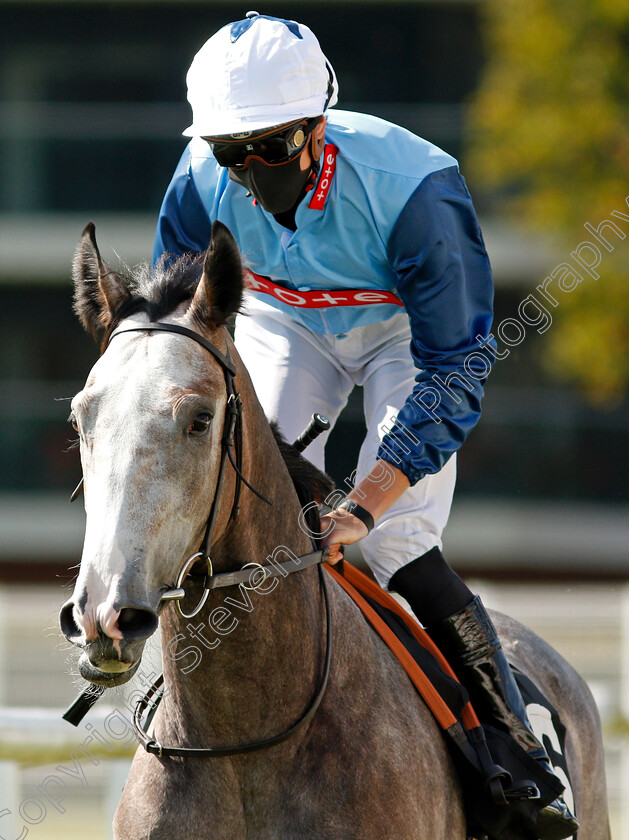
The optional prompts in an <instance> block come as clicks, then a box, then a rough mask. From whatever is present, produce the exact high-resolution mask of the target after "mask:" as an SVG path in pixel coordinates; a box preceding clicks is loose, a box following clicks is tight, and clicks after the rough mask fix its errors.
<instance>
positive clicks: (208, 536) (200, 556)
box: [107, 321, 271, 618]
mask: <svg viewBox="0 0 629 840" xmlns="http://www.w3.org/2000/svg"><path fill="white" fill-rule="evenodd" d="M128 332H169V333H175V334H176V335H183V336H186V338H191V339H192V340H193V341H196V343H197V344H200V345H201V346H202V347H204V348H205V349H206V350H207V351H208V352H209V353H211V354H212V356H214V358H215V359H216V361H217V362H218V363H219V365H220V366H221V369H222V371H223V375H224V377H225V389H226V391H227V403H226V405H225V420H224V424H223V439H222V442H221V460H220V464H219V468H218V477H217V479H216V488H215V490H214V498H213V500H212V507H211V508H210V513H209V516H208V519H207V524H206V526H205V535H204V537H203V541H202V543H201V546H200V548H199V550H198V551H197V552H195V553H194V554H193V555H192V556H191V557H189V558H188V559H187V560H186V562H185V563H184V564H183V566H182V568H181V571H180V572H179V576H178V578H177V583H176V586H175V588H174V589H169V590H168V591H166V592H164V594H163V595H162V601H175V605H176V608H177V611H178V612H179V614H180V615H181V617H182V618H193V617H194V616H195V615H197V613H199V612H200V611H201V610H202V609H203V606H204V604H205V602H206V600H207V596H208V594H209V592H210V589H209V588H207V587H206V588H204V592H203V595H202V597H201V600H200V601H199V603H198V604H197V606H196V607H195V608H194V610H193V611H192V612H191V613H185V612H184V611H183V610H182V608H181V604H180V603H179V602H180V601H181V599H182V598H183V597H184V596H185V594H186V593H185V590H184V589H183V588H182V584H183V581H184V580H185V578H186V577H188V575H189V573H190V571H191V570H192V567H193V566H194V565H195V564H196V563H198V562H199V561H204V562H205V563H206V565H207V575H206V577H209V578H212V577H213V575H214V570H213V568H212V560H211V557H210V548H211V546H212V537H213V536H214V528H215V526H216V518H217V516H218V509H219V504H220V496H221V490H222V489H223V481H224V478H225V467H226V466H227V460H228V459H229V461H230V463H231V465H232V467H233V468H234V471H235V473H236V488H235V490H234V501H233V504H232V509H231V513H230V515H229V522H231V521H232V520H234V519H235V518H236V517H237V516H238V510H239V503H240V491H241V486H242V484H243V483H244V484H246V485H247V487H248V488H249V489H250V490H251V491H252V492H253V493H255V494H256V496H258V497H259V498H260V499H262V500H263V501H265V502H266V503H267V504H268V505H270V504H271V502H269V500H268V499H266V498H265V497H264V496H263V495H262V493H259V492H258V491H257V490H256V489H255V487H252V486H251V484H249V482H248V481H247V479H246V478H245V477H244V476H243V474H242V403H241V401H240V394H238V393H237V392H236V388H235V387H234V378H235V376H236V368H235V367H234V364H233V362H232V360H231V358H230V355H229V347H228V346H227V345H226V348H225V353H221V351H220V350H219V349H218V347H215V345H214V344H212V343H211V342H209V341H208V340H207V339H206V338H204V337H203V336H202V335H200V334H199V333H197V332H195V331H194V330H190V329H188V328H187V327H182V326H180V325H179V324H165V323H162V322H160V321H152V322H149V323H148V324H139V325H138V326H135V327H123V328H120V329H116V330H114V331H113V332H112V334H111V336H110V337H109V342H108V345H107V346H109V343H111V340H112V339H113V338H115V337H116V336H117V335H121V334H122V333H128ZM234 454H235V457H234Z"/></svg>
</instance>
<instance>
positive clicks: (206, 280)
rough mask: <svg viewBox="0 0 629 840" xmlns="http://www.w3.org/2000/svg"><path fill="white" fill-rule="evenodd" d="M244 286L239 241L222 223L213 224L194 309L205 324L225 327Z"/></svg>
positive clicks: (240, 299)
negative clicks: (237, 242) (237, 243)
mask: <svg viewBox="0 0 629 840" xmlns="http://www.w3.org/2000/svg"><path fill="white" fill-rule="evenodd" d="M243 289H244V280H243V271H242V262H241V260H240V252H239V250H238V246H237V245H236V240H235V239H234V237H233V236H232V235H231V233H230V231H229V228H227V227H225V225H224V224H222V223H221V222H214V224H213V225H212V239H211V240H210V247H209V248H208V249H207V251H206V254H205V259H204V262H203V276H202V277H201V280H200V281H199V285H198V287H197V290H196V293H195V295H194V299H193V301H192V306H191V312H192V315H193V317H194V318H196V319H197V320H198V321H200V322H201V323H202V324H209V323H213V324H215V325H216V326H217V327H220V326H222V325H223V324H224V323H225V322H226V321H227V319H228V318H229V317H230V316H231V315H234V314H235V313H236V312H238V311H239V309H240V307H241V305H242V295H243Z"/></svg>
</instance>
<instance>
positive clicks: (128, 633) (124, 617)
mask: <svg viewBox="0 0 629 840" xmlns="http://www.w3.org/2000/svg"><path fill="white" fill-rule="evenodd" d="M118 629H119V630H120V632H121V633H122V635H123V636H124V638H125V639H148V637H149V636H151V635H152V634H153V633H154V632H155V631H156V630H157V615H156V614H155V613H154V612H151V611H150V610H143V609H138V608H137V607H124V608H123V609H121V610H120V615H119V616H118Z"/></svg>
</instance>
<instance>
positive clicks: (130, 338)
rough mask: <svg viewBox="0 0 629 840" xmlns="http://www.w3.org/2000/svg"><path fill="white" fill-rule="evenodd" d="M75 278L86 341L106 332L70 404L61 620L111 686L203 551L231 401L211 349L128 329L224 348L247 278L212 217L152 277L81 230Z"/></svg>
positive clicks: (127, 672) (224, 509)
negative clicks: (74, 528) (78, 494)
mask: <svg viewBox="0 0 629 840" xmlns="http://www.w3.org/2000/svg"><path fill="white" fill-rule="evenodd" d="M201 266H202V273H201ZM200 273H201V277H200V279H199V274H200ZM73 278H74V286H75V311H76V313H77V315H78V317H79V320H80V321H81V323H82V325H83V327H84V328H85V329H86V330H88V331H89V332H91V333H92V334H93V335H94V336H95V337H96V335H97V334H98V333H99V332H101V331H104V340H103V345H102V352H101V356H100V358H99V360H98V361H97V362H96V364H95V365H94V367H93V368H92V370H91V371H90V374H89V376H88V378H87V381H86V383H85V386H84V388H83V390H81V391H80V392H79V393H78V394H77V395H76V396H75V397H74V399H73V401H72V413H71V415H70V421H71V422H72V424H73V426H74V428H75V429H76V430H77V431H78V434H79V439H80V453H81V463H82V468H83V476H84V497H85V511H86V530H85V541H84V546H83V553H82V559H81V564H80V570H79V574H78V578H77V580H76V584H75V587H74V592H73V594H72V597H71V598H70V599H69V600H68V601H67V602H66V603H65V604H64V606H63V607H62V609H61V613H60V623H61V629H62V631H63V633H64V635H65V636H66V638H67V639H68V640H69V641H71V642H72V643H74V644H76V645H78V646H79V647H80V648H82V650H83V653H82V655H81V657H80V660H79V670H80V672H81V675H82V676H83V677H84V678H85V679H87V680H89V681H91V682H93V683H96V684H99V685H105V686H112V685H119V684H121V683H124V682H126V681H127V680H129V679H130V678H131V677H132V676H133V674H134V673H135V671H136V670H137V667H138V665H139V663H140V658H141V656H142V651H143V648H144V644H145V642H146V640H147V639H148V638H149V636H151V634H152V633H153V632H154V631H155V630H156V628H157V623H158V615H159V612H160V609H161V607H162V605H163V601H162V596H163V594H164V593H165V592H166V591H168V590H171V589H172V587H173V586H174V585H175V583H176V580H177V575H178V573H179V571H180V569H181V567H182V562H183V561H185V558H186V557H189V556H191V555H192V554H193V553H194V552H196V551H197V550H198V547H199V545H200V543H201V540H202V538H203V531H204V528H205V525H206V522H207V519H208V510H209V506H210V504H211V502H212V499H213V498H214V495H215V490H216V483H217V473H218V468H219V461H220V458H221V444H222V436H223V426H224V418H225V406H226V402H227V395H226V388H225V380H224V374H223V370H222V369H221V366H220V365H219V364H218V363H217V361H216V359H215V358H214V357H213V356H212V355H211V353H208V352H206V351H205V350H204V349H203V348H202V347H200V346H199V345H198V344H197V343H195V342H193V341H190V340H189V339H187V338H186V337H185V336H182V335H180V334H177V333H170V332H169V333H167V334H165V333H160V334H159V335H158V334H156V333H154V332H148V331H144V330H140V331H131V330H130V329H129V328H134V329H135V328H137V327H140V328H141V327H142V325H143V324H147V323H149V322H152V321H157V320H161V321H162V322H167V323H168V324H174V325H179V326H180V327H185V328H188V329H190V328H194V330H195V331H196V332H198V333H201V334H202V335H203V336H204V337H205V338H206V339H207V340H208V341H210V342H212V343H213V344H215V345H216V347H217V348H218V349H219V350H221V351H222V352H223V353H225V352H226V346H227V345H228V343H229V342H230V341H231V340H230V339H229V337H228V334H227V331H226V330H225V329H223V325H224V324H225V322H226V321H227V319H228V318H229V317H230V316H231V315H233V314H234V313H235V312H236V311H237V310H238V308H239V306H240V304H241V300H242V292H243V275H242V266H241V262H240V255H239V253H238V249H237V246H236V243H235V241H234V239H233V237H232V236H231V234H230V232H229V231H228V230H227V228H226V227H225V226H223V225H221V224H220V223H218V222H216V223H215V224H214V226H213V228H212V240H211V243H210V247H209V248H208V251H207V252H206V254H205V256H204V257H200V258H198V259H196V260H193V259H187V260H179V261H177V262H176V263H175V264H174V265H173V266H169V265H168V263H167V261H166V260H162V262H161V263H160V264H159V265H158V266H157V267H156V268H155V270H154V271H153V272H152V273H151V272H150V271H149V269H148V268H147V267H143V268H142V269H141V271H140V272H139V273H136V275H134V276H133V277H131V278H123V277H122V276H121V275H120V274H118V273H116V272H115V271H112V269H111V268H109V266H107V265H106V263H105V262H104V261H103V259H102V258H101V255H100V253H99V250H98V247H97V244H96V239H95V234H94V226H93V225H92V224H89V225H88V226H87V227H86V228H85V231H84V232H83V236H82V238H81V241H80V243H79V246H78V248H77V251H76V254H75V260H74V267H73ZM233 481H234V478H233V475H230V476H229V477H228V478H227V479H226V486H225V493H224V496H225V503H224V504H219V505H218V509H217V518H216V533H217V534H220V533H221V532H222V531H224V529H225V528H226V527H227V522H228V520H229V518H230V505H231V503H232V499H233ZM230 482H231V483H232V487H231V488H230V486H229V485H230ZM182 558H183V561H182Z"/></svg>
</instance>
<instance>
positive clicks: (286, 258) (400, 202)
mask: <svg viewBox="0 0 629 840" xmlns="http://www.w3.org/2000/svg"><path fill="white" fill-rule="evenodd" d="M187 83H188V99H189V101H190V104H191V106H192V111H193V123H192V125H191V126H190V127H189V128H187V129H186V130H185V131H184V135H186V136H188V137H191V138H192V140H191V142H190V144H189V145H188V147H187V148H186V150H185V152H184V154H183V157H182V159H181V161H180V163H179V166H178V167H177V169H176V171H175V174H174V177H173V179H172V181H171V184H170V186H169V187H168V190H167V192H166V196H165V198H164V201H163V204H162V208H161V212H160V216H159V221H158V227H157V236H156V242H155V251H154V259H155V260H157V259H159V258H160V257H162V256H163V255H168V257H167V258H168V259H171V258H174V257H177V256H179V255H180V254H182V253H190V252H197V253H202V252H203V251H204V250H205V249H206V248H207V246H208V243H209V240H210V231H211V225H212V222H213V221H214V220H216V219H218V220H220V221H221V222H223V223H224V224H226V225H227V227H228V228H229V229H230V230H231V232H232V234H233V235H234V237H235V239H236V241H237V243H238V246H239V248H240V250H241V252H242V254H243V259H244V261H245V264H246V266H247V268H248V269H249V272H250V274H249V279H248V284H249V292H248V294H247V298H246V313H247V314H246V315H245V316H243V315H240V316H238V318H237V321H236V331H235V342H236V347H237V349H238V352H239V354H240V356H241V358H242V359H243V362H244V363H245V365H246V367H247V368H248V370H249V373H250V375H251V378H252V380H253V384H254V386H255V389H256V391H257V394H258V397H259V399H260V401H261V403H262V406H263V408H264V410H265V412H266V414H267V416H268V417H269V419H278V420H279V423H280V425H281V427H282V429H283V431H284V433H285V434H286V436H287V438H288V439H289V440H294V439H295V438H296V437H297V436H298V434H299V433H300V432H301V431H302V430H303V428H304V427H305V426H306V424H307V422H308V420H309V419H310V417H311V415H312V413H313V412H314V411H319V412H322V413H323V414H325V415H327V417H329V418H330V420H331V421H332V423H333V422H334V421H335V420H336V418H337V417H338V415H339V414H340V412H341V410H342V408H343V406H344V405H345V403H346V401H347V398H348V396H349V393H350V391H351V390H352V388H353V387H354V385H361V386H362V387H363V390H364V411H365V419H366V424H367V435H366V438H365V441H364V443H363V445H362V449H361V452H360V457H359V462H358V466H357V469H356V470H355V472H354V473H353V474H352V475H351V476H348V477H347V482H346V483H347V484H348V487H350V488H351V490H350V491H349V492H348V493H347V495H346V496H345V493H343V494H342V496H343V497H344V498H343V501H342V502H341V503H340V504H338V505H337V506H336V508H335V510H333V511H332V512H331V513H330V514H329V515H328V516H327V517H323V520H322V526H323V528H324V530H325V533H326V542H327V544H328V545H329V546H330V549H331V553H330V562H336V561H337V560H338V559H340V556H341V554H340V547H341V545H343V544H344V545H348V544H351V543H354V542H357V541H358V540H360V541H361V546H362V549H363V554H364V557H365V559H366V561H367V563H368V564H369V566H370V567H371V569H372V570H373V572H374V575H375V576H376V578H377V580H378V581H379V583H380V584H381V585H382V586H383V587H384V588H388V589H390V590H392V591H394V592H398V593H399V594H401V595H402V596H403V597H404V598H406V600H407V601H408V602H409V604H410V606H411V608H412V609H413V611H414V612H415V614H416V615H417V616H418V618H419V619H420V620H421V621H422V623H423V624H424V625H425V626H426V627H427V629H428V631H429V632H430V633H431V634H433V635H434V637H435V638H436V639H437V640H438V643H439V644H440V646H441V647H442V649H444V652H445V653H446V655H447V656H449V657H450V659H451V661H452V663H453V667H455V669H457V670H458V671H459V673H460V676H461V679H462V681H463V682H464V684H465V685H466V686H467V687H468V689H469V690H470V692H471V695H472V699H473V701H474V703H475V704H476V707H477V711H479V713H480V714H481V717H483V715H485V718H490V720H491V722H492V723H494V724H497V725H498V726H502V727H503V728H504V729H507V730H508V731H509V732H510V733H511V734H512V735H513V737H514V738H515V740H516V741H517V742H518V743H519V744H520V745H522V746H523V747H524V748H525V749H526V750H527V752H529V753H532V754H533V755H534V756H535V757H536V758H539V760H540V761H542V762H544V763H546V765H547V761H548V759H547V756H546V754H545V751H544V749H543V747H542V746H541V745H540V743H539V742H538V741H537V739H536V738H535V737H534V736H533V734H532V732H531V731H530V724H529V722H528V720H527V717H526V711H525V708H524V704H523V702H522V699H521V697H520V693H519V691H518V688H517V686H516V683H515V681H514V679H513V677H512V675H511V671H510V668H509V666H508V664H507V661H506V659H505V656H504V653H503V652H502V649H501V646H500V641H499V639H498V636H497V634H496V631H495V629H494V627H493V625H492V623H491V620H490V619H489V617H488V615H487V613H486V611H485V609H484V608H483V605H482V604H481V602H480V600H479V599H478V597H474V595H473V593H472V592H471V591H470V590H469V589H468V587H467V586H466V585H465V584H464V583H463V581H462V580H461V579H460V578H459V576H458V575H457V574H456V573H455V572H454V571H453V570H452V569H451V568H450V567H449V566H448V564H447V563H446V561H445V559H444V557H443V555H442V553H441V534H442V531H443V528H444V526H445V524H446V522H447V519H448V515H449V512H450V505H451V501H452V495H453V491H454V484H455V470H456V466H455V463H456V455H455V453H456V451H457V450H458V449H459V447H460V446H461V445H462V443H463V442H464V440H465V438H466V437H467V435H468V433H469V432H470V431H471V429H472V428H473V427H474V426H475V425H476V422H477V421H478V418H479V415H480V403H481V398H482V394H483V386H484V382H485V380H486V378H487V375H488V373H489V370H490V368H491V365H492V363H493V360H494V358H495V353H494V349H493V348H494V347H495V344H494V342H493V337H492V336H491V333H490V328H491V320H492V303H493V287H492V278H491V270H490V266H489V260H488V258H487V254H486V252H485V247H484V244H483V239H482V235H481V231H480V228H479V225H478V221H477V219H476V215H475V211H474V208H473V205H472V201H471V198H470V195H469V193H468V191H467V188H466V185H465V181H464V180H463V178H462V176H461V175H460V173H459V170H458V166H457V162H456V160H455V159H454V158H452V157H451V156H450V155H448V154H447V153H446V152H444V151H442V150H441V149H439V148H437V147H436V146H434V145H432V144H431V143H429V142H427V141H426V140H422V139H420V138H419V137H417V136H415V135H413V134H411V133H410V132H408V131H406V130H405V129H403V128H400V127H398V126H396V125H392V124H391V123H388V122H385V121H383V120H380V119H377V118H375V117H372V116H367V115H364V114H358V113H351V112H347V111H341V110H328V109H329V108H331V107H332V106H333V105H334V104H335V103H336V102H337V94H338V84H337V80H336V76H335V74H334V70H333V69H332V67H331V65H330V63H329V62H328V61H327V59H326V57H325V56H324V54H323V52H322V51H321V48H320V46H319V42H318V41H317V39H316V38H315V36H314V35H313V33H312V32H311V31H310V29H308V27H306V26H304V25H302V24H298V23H296V22H294V21H289V20H283V19H280V18H275V17H270V16H267V15H259V14H258V13H257V12H249V13H247V16H246V18H245V19H244V20H240V21H237V22H235V23H232V24H228V25H227V26H225V27H223V28H222V29H220V30H219V31H218V32H217V33H216V34H214V35H213V36H212V37H211V38H210V39H209V40H208V41H207V42H206V43H205V45H204V46H203V47H202V48H201V49H200V51H199V52H198V53H197V55H196V56H195V58H194V60H193V62H192V65H191V67H190V70H189V72H188V76H187ZM324 438H325V435H322V436H321V438H319V439H318V440H317V441H316V442H315V443H314V444H313V445H312V452H310V450H309V457H310V458H311V460H313V461H314V462H315V463H317V464H318V466H320V467H321V468H323V455H324V451H323V446H324ZM542 823H543V824H542ZM577 827H578V824H577V822H576V820H575V819H574V818H573V817H572V815H571V814H570V813H569V811H568V808H567V807H566V805H565V803H564V802H563V801H562V800H561V799H558V800H556V801H555V802H553V803H552V804H551V805H550V806H547V807H546V808H545V809H544V810H543V811H542V812H541V816H540V824H539V834H540V837H542V838H548V839H549V840H559V838H563V837H568V836H570V835H572V834H573V833H574V832H575V831H576V830H577Z"/></svg>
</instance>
